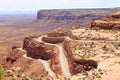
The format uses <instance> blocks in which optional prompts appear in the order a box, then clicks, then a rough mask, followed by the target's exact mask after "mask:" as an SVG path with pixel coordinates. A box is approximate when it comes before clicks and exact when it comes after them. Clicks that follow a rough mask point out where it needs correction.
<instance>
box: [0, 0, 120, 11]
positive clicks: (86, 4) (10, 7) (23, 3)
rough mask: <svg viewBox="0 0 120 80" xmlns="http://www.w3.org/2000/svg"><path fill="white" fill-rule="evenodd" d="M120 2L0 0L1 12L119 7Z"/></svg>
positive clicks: (93, 0) (92, 0)
mask: <svg viewBox="0 0 120 80" xmlns="http://www.w3.org/2000/svg"><path fill="white" fill-rule="evenodd" d="M119 6H120V0H0V11H37V10H39V9H66V8H103V7H105V8H107V7H111V8H112V7H119Z"/></svg>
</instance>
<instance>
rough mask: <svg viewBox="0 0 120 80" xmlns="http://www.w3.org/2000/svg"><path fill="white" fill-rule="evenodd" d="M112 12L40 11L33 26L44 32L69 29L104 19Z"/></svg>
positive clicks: (77, 10) (81, 10)
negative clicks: (59, 28)
mask: <svg viewBox="0 0 120 80" xmlns="http://www.w3.org/2000/svg"><path fill="white" fill-rule="evenodd" d="M111 12H112V10H111V9H89V10H88V9H65V10H64V9H63V10H39V11H38V13H37V22H36V23H35V24H34V25H33V24H31V25H32V26H34V27H36V28H37V30H39V29H40V27H41V28H42V30H46V29H56V28H58V27H61V28H69V27H72V26H80V25H84V24H86V23H89V22H92V21H94V20H98V19H102V18H103V17H105V16H106V15H107V14H109V13H111ZM43 23H45V25H44V24H43ZM36 24H37V25H36ZM48 26H49V27H50V28H49V27H48Z"/></svg>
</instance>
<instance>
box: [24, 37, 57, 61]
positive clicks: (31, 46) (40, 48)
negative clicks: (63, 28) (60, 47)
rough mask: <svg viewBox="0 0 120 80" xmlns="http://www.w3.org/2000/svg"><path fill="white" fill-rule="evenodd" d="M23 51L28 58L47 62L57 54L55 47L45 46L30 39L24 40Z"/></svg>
mask: <svg viewBox="0 0 120 80" xmlns="http://www.w3.org/2000/svg"><path fill="white" fill-rule="evenodd" d="M23 49H25V50H26V51H27V55H28V56H30V57H33V58H41V59H43V60H49V59H51V58H52V57H53V56H55V55H56V54H57V53H58V52H57V48H56V47H55V46H52V45H47V44H44V43H43V42H37V41H35V40H34V38H31V37H27V38H25V39H24V42H23Z"/></svg>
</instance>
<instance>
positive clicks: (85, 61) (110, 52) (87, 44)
mask: <svg viewBox="0 0 120 80" xmlns="http://www.w3.org/2000/svg"><path fill="white" fill-rule="evenodd" d="M107 10H108V11H107ZM107 10H106V9H105V10H104V9H100V11H103V15H104V16H105V15H107V14H108V12H110V13H111V12H114V11H116V10H115V9H107ZM117 10H118V9H117ZM72 11H73V12H72ZM72 11H71V10H46V11H44V10H43V11H41V10H40V11H38V15H37V18H38V19H37V20H36V21H35V23H40V22H41V21H43V22H44V21H47V20H49V21H55V22H56V21H60V24H61V22H64V21H66V22H67V21H68V22H69V21H76V20H77V21H81V19H84V20H85V17H86V16H87V17H88V16H89V18H90V19H91V20H90V22H91V21H92V23H89V24H86V25H82V26H80V25H79V26H77V25H76V24H73V25H75V26H74V27H73V26H71V28H68V29H63V28H62V27H63V26H62V27H61V28H55V27H54V28H55V29H54V30H53V31H51V32H46V33H43V34H40V33H38V34H37V35H36V34H35V35H32V36H28V37H25V38H24V40H23V42H21V44H22V45H21V46H19V45H16V46H13V47H12V48H11V49H10V50H9V51H8V54H7V55H6V56H3V57H1V59H0V64H1V65H2V66H3V67H4V68H5V69H6V70H7V74H8V73H11V75H7V76H6V77H5V79H4V80H10V79H13V78H15V79H17V80H19V79H24V78H27V79H28V80H39V79H42V80H46V79H50V80H61V79H62V80H117V79H120V77H119V74H120V64H119V63H120V60H119V57H120V43H119V42H120V41H119V40H120V32H119V20H120V17H119V16H120V15H119V14H120V13H119V12H115V13H111V14H109V15H107V16H106V17H105V18H103V17H104V16H101V15H102V13H101V15H98V14H99V10H98V12H97V10H96V9H95V12H93V14H92V16H91V15H88V14H87V13H86V12H84V10H80V12H81V11H83V12H84V13H86V14H85V16H84V15H83V17H84V18H83V17H81V16H80V15H79V14H78V13H79V10H72ZM88 11H91V10H88ZM48 12H49V13H50V14H48ZM91 13H92V12H91ZM80 14H81V13H80ZM98 16H99V17H98ZM91 17H92V18H91ZM97 19H99V20H97ZM88 20H89V19H88ZM93 20H95V21H93ZM88 22H89V21H88ZM70 23H71V22H70ZM73 23H74V22H73ZM77 23H78V22H77ZM30 24H32V23H30ZM78 24H80V23H78ZM111 24H112V25H111ZM33 25H34V24H33ZM46 25H47V26H48V24H47V22H46V23H45V26H46ZM54 25H55V24H54ZM68 25H69V24H68ZM30 26H31V25H30ZM55 26H57V25H55ZM64 26H66V25H64ZM116 26H117V27H116ZM57 27H59V26H57ZM44 28H45V27H44ZM35 29H37V28H36V27H35ZM35 29H34V30H35ZM37 31H39V30H36V32H37ZM31 34H32V33H31ZM112 73H114V74H112ZM109 77H110V78H109Z"/></svg>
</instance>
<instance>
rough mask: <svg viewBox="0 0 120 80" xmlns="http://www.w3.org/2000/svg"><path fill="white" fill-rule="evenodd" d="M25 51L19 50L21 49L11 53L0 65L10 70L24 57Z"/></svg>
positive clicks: (0, 61)
mask: <svg viewBox="0 0 120 80" xmlns="http://www.w3.org/2000/svg"><path fill="white" fill-rule="evenodd" d="M25 53H26V52H25V51H21V50H19V48H18V49H17V48H16V49H15V48H14V50H12V51H10V52H9V53H8V54H7V55H6V57H3V58H2V59H1V60H0V63H1V64H2V65H3V67H5V68H9V67H10V66H11V65H12V64H13V63H14V62H15V61H17V60H18V59H19V58H21V57H22V56H23V54H25Z"/></svg>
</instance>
